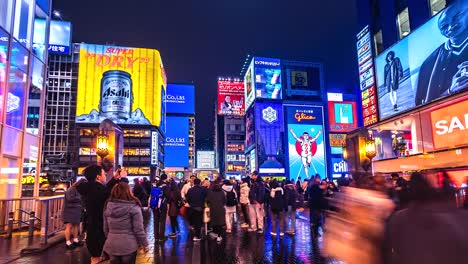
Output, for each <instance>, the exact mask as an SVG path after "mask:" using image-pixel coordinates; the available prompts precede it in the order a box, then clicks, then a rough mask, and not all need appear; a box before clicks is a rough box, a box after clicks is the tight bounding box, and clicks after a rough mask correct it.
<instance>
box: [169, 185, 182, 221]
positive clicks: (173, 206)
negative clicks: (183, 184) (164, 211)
mask: <svg viewBox="0 0 468 264" xmlns="http://www.w3.org/2000/svg"><path fill="white" fill-rule="evenodd" d="M169 197H170V198H169V216H177V215H178V214H179V206H178V205H177V201H179V200H180V199H181V196H180V192H178V191H169Z"/></svg>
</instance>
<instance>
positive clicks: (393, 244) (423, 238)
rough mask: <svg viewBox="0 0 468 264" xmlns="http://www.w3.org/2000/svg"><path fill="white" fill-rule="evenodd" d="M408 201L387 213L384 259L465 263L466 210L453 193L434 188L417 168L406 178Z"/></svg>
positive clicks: (400, 262) (391, 261)
mask: <svg viewBox="0 0 468 264" xmlns="http://www.w3.org/2000/svg"><path fill="white" fill-rule="evenodd" d="M409 190H410V191H409V196H410V202H409V204H408V206H407V208H406V209H404V210H399V211H397V212H396V213H395V214H393V216H391V217H390V220H389V221H388V226H387V232H386V234H387V235H386V239H385V242H384V263H388V264H396V263H398V264H409V263H424V264H436V263H446V264H455V263H465V261H466V260H467V259H468V243H467V241H468V229H467V228H466V223H468V212H466V211H465V210H460V209H458V208H457V207H456V203H455V201H454V199H453V198H454V197H453V196H451V197H447V196H445V195H443V190H439V191H440V192H438V191H436V190H435V189H434V188H433V187H432V186H431V184H430V183H429V182H428V180H427V179H426V178H425V176H423V175H421V174H420V173H418V172H415V173H413V174H412V175H411V179H410V181H409Z"/></svg>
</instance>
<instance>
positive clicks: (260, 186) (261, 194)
mask: <svg viewBox="0 0 468 264" xmlns="http://www.w3.org/2000/svg"><path fill="white" fill-rule="evenodd" d="M251 179H252V187H251V188H250V192H249V201H250V206H249V216H250V228H249V230H248V231H249V232H254V231H257V233H259V234H261V233H263V221H264V219H263V218H264V216H265V209H264V207H263V205H264V203H265V198H266V195H265V184H264V183H263V181H262V178H261V177H260V176H259V175H258V172H257V171H254V172H252V177H251ZM257 227H258V229H257Z"/></svg>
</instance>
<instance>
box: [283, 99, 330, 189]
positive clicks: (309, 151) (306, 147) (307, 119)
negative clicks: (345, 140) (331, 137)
mask: <svg viewBox="0 0 468 264" xmlns="http://www.w3.org/2000/svg"><path fill="white" fill-rule="evenodd" d="M285 111H286V118H287V120H286V121H287V126H288V127H287V128H288V131H287V139H288V161H289V179H290V180H294V181H296V180H297V178H301V179H303V180H304V179H310V178H311V177H314V176H315V175H316V174H318V175H320V177H321V178H322V179H323V178H325V177H327V166H326V157H325V137H324V132H323V126H324V124H323V121H324V119H323V108H322V107H320V106H293V105H288V106H285ZM285 133H286V132H285Z"/></svg>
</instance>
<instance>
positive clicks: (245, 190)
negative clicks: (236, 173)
mask: <svg viewBox="0 0 468 264" xmlns="http://www.w3.org/2000/svg"><path fill="white" fill-rule="evenodd" d="M249 192H250V187H249V185H248V184H247V183H246V182H243V183H241V185H240V199H239V201H240V203H241V204H249V203H250V201H249Z"/></svg>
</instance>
